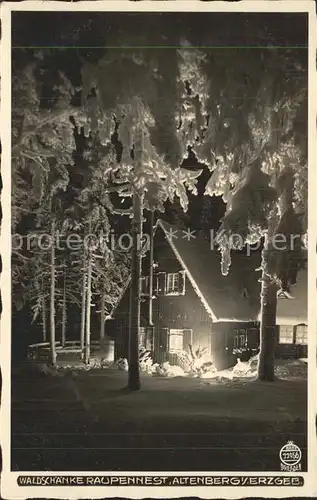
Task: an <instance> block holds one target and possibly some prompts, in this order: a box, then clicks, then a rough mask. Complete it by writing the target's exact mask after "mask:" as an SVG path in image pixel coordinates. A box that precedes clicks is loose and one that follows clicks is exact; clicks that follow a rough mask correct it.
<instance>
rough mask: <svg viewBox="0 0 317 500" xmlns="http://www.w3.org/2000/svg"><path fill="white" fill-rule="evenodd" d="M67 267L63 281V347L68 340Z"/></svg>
mask: <svg viewBox="0 0 317 500" xmlns="http://www.w3.org/2000/svg"><path fill="white" fill-rule="evenodd" d="M66 307H67V304H66V269H64V282H63V304H62V338H61V344H62V347H64V346H65V342H66V322H67V310H66Z"/></svg>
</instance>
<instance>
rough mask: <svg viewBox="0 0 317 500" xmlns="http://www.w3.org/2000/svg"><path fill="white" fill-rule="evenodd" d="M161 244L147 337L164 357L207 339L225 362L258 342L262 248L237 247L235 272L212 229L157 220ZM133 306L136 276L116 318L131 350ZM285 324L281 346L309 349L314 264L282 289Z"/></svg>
mask: <svg viewBox="0 0 317 500" xmlns="http://www.w3.org/2000/svg"><path fill="white" fill-rule="evenodd" d="M153 248H154V249H153V253H154V255H153V261H151V262H149V260H148V257H146V258H144V259H143V278H142V304H141V326H142V328H141V335H140V343H141V344H142V345H143V346H144V347H146V348H147V349H151V350H152V351H153V355H154V358H155V359H156V360H157V361H159V362H162V361H165V360H169V361H170V362H172V363H177V358H178V355H179V354H180V352H181V351H183V350H186V348H187V346H188V345H189V344H191V345H193V346H194V347H198V346H200V347H207V348H208V351H209V352H210V354H211V356H212V358H213V359H214V361H215V363H216V365H218V367H219V368H223V367H226V366H230V365H232V364H234V363H235V358H236V357H242V356H243V355H244V353H245V355H247V353H249V354H250V353H251V352H252V351H253V352H254V351H256V350H257V349H258V346H259V311H260V298H259V297H260V283H259V281H258V280H259V278H260V273H259V272H258V271H257V272H256V271H255V270H256V269H257V268H259V265H260V253H259V252H255V251H254V252H251V255H249V256H248V255H247V254H246V253H242V252H233V254H232V265H231V268H230V272H229V274H228V275H227V276H223V275H222V273H221V266H220V253H219V252H218V251H217V250H216V249H213V248H212V245H211V240H210V237H208V236H206V235H203V234H201V233H199V234H198V233H195V232H194V231H192V232H189V231H188V230H187V229H178V228H175V227H174V226H171V225H170V224H167V223H166V222H163V221H158V222H157V224H156V230H155V236H154V245H153ZM151 273H153V275H152V276H153V290H152V294H150V293H149V292H150V290H149V284H150V279H149V275H150V274H151ZM151 297H152V298H151ZM151 310H152V313H151V312H150V311H151ZM128 311H129V284H127V287H126V290H125V292H124V293H123V295H122V297H121V299H120V301H119V302H118V304H117V307H116V309H115V311H114V312H113V316H112V318H113V319H112V320H111V321H110V322H109V323H108V332H109V333H111V334H112V335H113V336H114V338H115V341H116V346H117V355H118V356H127V352H128ZM151 316H152V318H151ZM151 319H152V321H151ZM277 325H278V326H277V349H276V354H277V355H280V356H283V355H285V356H304V355H305V354H306V352H305V351H306V348H307V271H305V270H303V271H300V273H299V275H298V282H297V284H296V285H294V287H293V288H292V290H291V291H290V293H287V294H285V293H284V294H280V296H279V298H278V308H277Z"/></svg>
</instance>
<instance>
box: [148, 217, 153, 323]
mask: <svg viewBox="0 0 317 500" xmlns="http://www.w3.org/2000/svg"><path fill="white" fill-rule="evenodd" d="M153 255H154V212H151V219H150V256H149V324H150V326H152V325H153Z"/></svg>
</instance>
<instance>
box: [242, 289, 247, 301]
mask: <svg viewBox="0 0 317 500" xmlns="http://www.w3.org/2000/svg"><path fill="white" fill-rule="evenodd" d="M241 295H242V297H243V298H244V299H248V298H249V293H248V290H247V289H246V288H244V289H243V290H242V292H241Z"/></svg>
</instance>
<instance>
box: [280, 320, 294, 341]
mask: <svg viewBox="0 0 317 500" xmlns="http://www.w3.org/2000/svg"><path fill="white" fill-rule="evenodd" d="M293 330H294V329H293V326H292V325H281V326H280V344H293V342H294V334H293Z"/></svg>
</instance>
